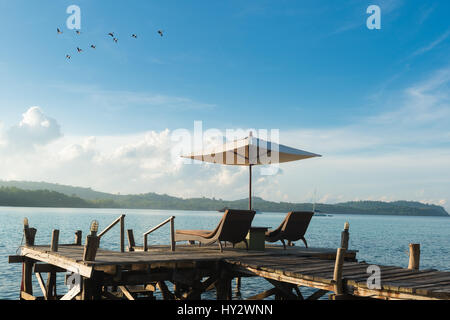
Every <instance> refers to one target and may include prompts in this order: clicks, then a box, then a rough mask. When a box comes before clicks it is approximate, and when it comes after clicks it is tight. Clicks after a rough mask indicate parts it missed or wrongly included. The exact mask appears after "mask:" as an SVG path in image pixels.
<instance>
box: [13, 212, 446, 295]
mask: <svg viewBox="0 0 450 320" xmlns="http://www.w3.org/2000/svg"><path fill="white" fill-rule="evenodd" d="M124 218H125V216H124V215H121V216H120V217H118V218H117V219H116V220H115V221H114V222H112V223H111V224H110V225H109V226H107V227H106V228H105V229H104V230H103V231H102V232H100V233H98V234H97V229H98V223H96V221H93V222H92V224H91V234H89V235H87V237H86V240H85V242H84V245H82V232H81V231H79V230H78V231H76V232H75V242H74V244H59V241H58V239H59V230H53V232H52V241H51V244H50V245H35V243H34V238H35V235H36V232H37V230H36V229H35V228H30V227H29V225H28V219H25V220H24V238H25V245H24V246H22V247H21V254H20V255H18V256H10V257H9V262H10V263H21V264H22V283H21V285H20V288H21V289H20V298H21V299H26V300H36V299H45V300H56V299H62V300H72V299H77V300H98V299H129V300H135V299H141V298H142V299H153V298H154V295H153V293H154V292H155V291H157V290H158V291H159V292H160V293H161V295H162V297H163V299H177V300H192V299H194V300H198V299H201V296H202V294H203V293H205V292H207V291H210V290H215V291H216V296H217V299H221V300H230V299H232V298H233V294H232V285H231V284H232V281H233V280H235V281H236V292H237V293H239V292H240V286H241V281H240V279H241V278H242V277H261V278H263V279H266V280H267V281H268V282H269V283H270V284H271V285H272V286H273V287H272V288H271V289H269V290H266V291H264V292H260V293H258V294H255V295H254V296H252V297H246V298H247V299H250V300H259V299H265V298H267V297H270V296H275V299H280V300H287V299H293V300H303V299H306V300H316V299H319V298H320V297H322V296H324V295H325V294H327V293H330V295H329V298H330V299H334V300H337V299H355V298H358V299H362V298H364V299H368V298H375V299H414V300H425V299H426V300H450V272H441V271H436V270H419V265H420V245H419V244H410V246H409V247H410V260H409V265H408V269H405V268H401V267H397V266H374V265H368V264H367V263H365V262H358V261H357V259H356V254H357V251H355V250H349V249H348V239H349V233H348V228H349V225H348V223H346V224H345V226H344V231H343V232H342V234H341V247H340V248H337V249H327V248H304V247H298V246H288V247H287V248H286V249H284V248H283V246H277V245H266V247H265V250H264V251H256V250H255V251H252V250H249V251H247V250H245V249H239V248H238V247H236V248H232V247H230V246H228V247H226V246H225V248H224V250H223V252H221V251H220V250H219V248H218V246H217V245H212V246H202V247H199V246H196V245H176V244H175V241H174V219H175V218H174V217H170V218H169V219H167V220H165V221H164V222H162V223H160V224H159V225H158V226H156V227H154V228H152V229H150V230H149V231H148V232H146V233H145V234H144V241H143V246H142V247H138V246H136V244H135V241H134V235H133V231H132V230H127V234H128V251H126V250H125V223H124ZM169 223H170V226H171V227H170V230H171V245H169V246H148V244H147V235H148V234H149V233H151V232H153V231H155V230H157V229H158V228H160V227H162V226H164V225H165V224H169ZM116 224H120V251H113V250H105V249H101V248H99V247H100V240H101V237H102V236H103V235H104V234H105V233H106V232H108V230H110V229H111V228H113V227H114V225H116ZM263 241H264V239H263ZM225 244H226V243H225V242H224V243H223V245H225ZM262 247H264V246H258V247H257V248H262ZM43 273H47V282H46V283H44V280H43V277H42V274H43ZM57 273H69V274H68V275H67V276H66V277H67V281H68V283H70V284H71V288H70V290H69V292H67V293H66V294H65V295H64V296H61V295H58V294H57V281H56V279H57V277H56V275H57ZM33 275H34V277H33ZM33 279H36V280H37V281H38V283H39V287H40V289H41V291H42V296H37V295H35V294H34V293H33ZM374 280H375V281H374ZM169 287H171V288H170V289H169ZM303 287H309V288H314V289H315V290H316V291H315V292H314V293H313V294H311V295H310V296H309V297H304V296H303V294H302V292H301V288H303Z"/></svg>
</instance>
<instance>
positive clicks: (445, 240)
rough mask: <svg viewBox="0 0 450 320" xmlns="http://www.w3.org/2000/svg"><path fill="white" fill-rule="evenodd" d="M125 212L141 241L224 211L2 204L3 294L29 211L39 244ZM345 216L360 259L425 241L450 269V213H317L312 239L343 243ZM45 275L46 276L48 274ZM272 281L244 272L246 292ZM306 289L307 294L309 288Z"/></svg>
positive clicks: (14, 274) (404, 258)
mask: <svg viewBox="0 0 450 320" xmlns="http://www.w3.org/2000/svg"><path fill="white" fill-rule="evenodd" d="M122 213H125V214H126V218H125V227H126V229H133V230H134V234H135V237H136V241H137V242H138V244H139V243H140V242H141V241H142V240H141V239H140V237H138V235H139V234H142V233H144V232H145V231H147V230H148V229H149V228H150V227H152V226H155V225H157V224H159V223H160V222H161V221H163V220H165V219H166V218H168V217H170V216H172V215H173V216H176V219H175V228H176V229H212V228H214V227H215V226H216V225H217V223H218V222H219V220H220V218H221V217H222V213H218V212H192V211H163V210H122V209H53V208H52V209H49V208H6V207H3V208H0V226H1V227H0V299H18V296H19V290H20V288H19V286H20V277H21V265H20V264H8V256H9V255H14V254H16V252H18V251H17V250H18V248H19V246H20V244H21V241H22V228H23V218H24V217H28V219H29V222H30V226H31V227H34V228H37V230H38V231H37V234H36V244H48V243H50V239H51V232H52V229H59V230H60V238H59V241H60V243H72V242H73V241H74V232H75V230H82V231H83V238H84V236H85V235H86V234H87V233H88V231H89V225H90V222H91V221H92V220H93V219H95V220H98V221H99V224H100V227H99V230H102V229H103V228H104V227H106V226H107V225H109V223H111V222H112V221H113V220H114V219H115V218H117V217H118V216H119V215H120V214H122ZM284 216H285V214H284V213H280V214H278V213H264V214H259V215H256V216H255V219H254V220H253V225H254V226H265V227H272V228H273V227H277V226H278V225H279V224H280V222H281V221H282V220H283V218H284ZM345 221H349V222H350V249H356V250H359V253H358V256H357V257H358V259H359V260H360V261H361V260H365V261H366V262H368V263H371V264H383V265H397V266H402V267H407V265H408V244H409V243H420V244H421V261H420V263H421V268H423V269H425V268H435V269H439V270H446V271H450V218H443V217H430V218H425V217H393V216H362V215H334V216H333V217H314V218H313V219H312V221H311V224H310V226H309V228H308V231H307V234H306V239H307V241H308V244H309V245H310V246H311V247H328V248H336V247H338V246H339V244H340V233H341V231H342V229H343V226H344V223H345ZM169 242H170V239H169V231H168V227H167V226H166V227H163V228H161V229H159V230H158V231H156V232H155V233H153V234H151V235H150V236H149V243H151V244H169ZM298 244H299V245H300V244H301V242H299V243H298ZM101 246H102V247H104V248H108V249H116V250H118V249H119V228H118V226H116V227H115V228H113V229H112V230H110V231H109V232H108V233H107V234H106V235H105V236H104V237H103V238H102V243H101ZM43 276H44V280H45V275H43ZM62 278H63V275H59V277H58V282H60V281H62ZM33 281H34V280H33ZM34 282H37V281H34ZM35 285H36V287H35V290H36V291H35V292H38V293H40V289H39V287H38V286H37V284H35ZM270 287H271V285H269V284H268V283H267V282H266V281H265V280H263V279H251V278H243V279H242V297H243V298H245V297H249V296H251V295H253V294H256V293H259V292H262V291H263V290H266V289H269V288H270ZM60 288H62V287H61V286H60V287H58V289H59V290H60V291H59V292H60V293H64V290H62V289H60ZM302 291H303V289H302ZM304 292H305V294H306V295H308V290H304ZM203 297H204V298H210V299H211V298H214V295H213V294H210V293H208V294H205V295H204V296H203Z"/></svg>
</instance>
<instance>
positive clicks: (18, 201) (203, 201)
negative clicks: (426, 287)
mask: <svg viewBox="0 0 450 320" xmlns="http://www.w3.org/2000/svg"><path fill="white" fill-rule="evenodd" d="M252 202H253V207H254V208H256V209H257V210H258V211H261V212H281V213H282V212H284V213H287V212H290V211H312V210H313V207H315V209H316V212H317V213H326V214H331V215H333V214H358V215H389V216H425V217H431V216H442V217H449V214H448V212H447V211H446V210H445V209H444V208H443V207H442V206H437V205H432V204H423V203H420V202H414V201H393V202H383V201H349V202H343V203H336V204H324V203H316V204H315V205H313V204H312V203H290V202H274V201H267V200H264V199H262V198H260V197H253V201H252ZM0 206H2V207H23V208H29V207H36V208H72V209H95V208H97V209H123V210H127V209H144V210H183V211H218V210H221V209H223V208H233V209H247V208H248V199H240V200H223V199H216V198H212V199H210V198H205V197H203V198H190V199H183V198H178V197H173V196H169V195H166V194H162V195H161V194H156V193H146V194H134V195H133V194H131V195H120V194H117V195H116V194H110V193H104V192H99V191H94V190H92V189H90V188H80V187H72V186H65V185H59V184H51V183H45V182H24V181H22V182H21V181H7V182H5V181H0ZM256 209H255V210H256Z"/></svg>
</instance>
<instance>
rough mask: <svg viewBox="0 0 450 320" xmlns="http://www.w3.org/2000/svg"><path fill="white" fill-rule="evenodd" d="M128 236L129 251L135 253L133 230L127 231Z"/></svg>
mask: <svg viewBox="0 0 450 320" xmlns="http://www.w3.org/2000/svg"><path fill="white" fill-rule="evenodd" d="M127 236H128V251H134V247H135V246H136V243H135V242H134V234H133V229H128V230H127Z"/></svg>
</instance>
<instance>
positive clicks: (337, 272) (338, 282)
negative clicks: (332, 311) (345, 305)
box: [333, 248, 345, 294]
mask: <svg viewBox="0 0 450 320" xmlns="http://www.w3.org/2000/svg"><path fill="white" fill-rule="evenodd" d="M344 254H345V248H338V249H337V253H336V263H335V266H334V273H333V281H334V292H335V293H336V294H343V293H344V289H343V286H342V268H343V265H344Z"/></svg>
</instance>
